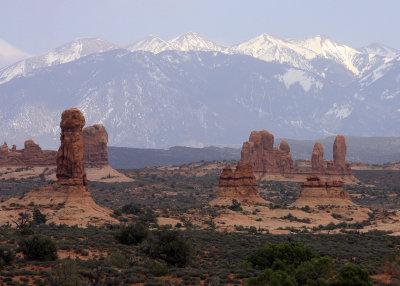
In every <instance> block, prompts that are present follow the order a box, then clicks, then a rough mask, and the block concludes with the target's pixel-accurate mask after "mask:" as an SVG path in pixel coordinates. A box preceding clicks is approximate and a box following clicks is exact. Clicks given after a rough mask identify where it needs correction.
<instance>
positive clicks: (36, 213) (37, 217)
mask: <svg viewBox="0 0 400 286" xmlns="http://www.w3.org/2000/svg"><path fill="white" fill-rule="evenodd" d="M46 221H47V218H46V216H45V215H44V214H42V213H41V212H40V210H39V209H36V208H35V209H34V210H33V222H34V223H36V224H42V223H46Z"/></svg>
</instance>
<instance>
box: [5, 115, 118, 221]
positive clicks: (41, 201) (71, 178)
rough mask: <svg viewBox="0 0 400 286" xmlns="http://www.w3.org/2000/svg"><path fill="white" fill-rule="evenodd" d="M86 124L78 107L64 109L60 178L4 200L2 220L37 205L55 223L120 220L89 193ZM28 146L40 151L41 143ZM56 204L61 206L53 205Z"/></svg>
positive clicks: (31, 143)
mask: <svg viewBox="0 0 400 286" xmlns="http://www.w3.org/2000/svg"><path fill="white" fill-rule="evenodd" d="M84 125H85V118H84V116H83V114H82V113H81V112H80V111H79V110H78V109H76V108H72V109H68V110H65V111H64V112H63V113H62V116H61V123H60V127H61V136H60V140H61V145H60V148H59V150H58V152H57V156H56V158H57V160H56V161H57V179H58V180H57V182H55V183H54V184H51V185H47V186H44V187H41V188H40V189H38V190H31V191H29V192H27V193H25V194H24V195H23V196H22V197H18V198H13V199H10V200H8V201H6V202H4V203H3V204H1V205H0V209H2V211H1V212H0V223H11V222H12V218H13V217H14V216H15V214H18V213H19V212H27V211H33V208H35V207H39V208H40V211H41V212H42V213H44V214H45V215H46V217H47V218H48V221H49V222H54V223H65V224H68V225H79V226H83V227H86V226H87V225H88V224H94V225H100V224H104V223H117V220H115V219H113V218H111V217H110V214H111V210H109V209H107V208H103V207H101V206H99V205H97V204H96V203H95V202H94V201H93V199H92V197H91V196H90V192H89V189H88V184H87V179H86V172H85V169H84V165H83V137H82V128H83V126H84ZM25 149H27V150H36V151H37V149H38V146H37V145H36V144H34V143H33V142H28V143H27V144H25ZM54 205H58V206H59V207H57V208H54Z"/></svg>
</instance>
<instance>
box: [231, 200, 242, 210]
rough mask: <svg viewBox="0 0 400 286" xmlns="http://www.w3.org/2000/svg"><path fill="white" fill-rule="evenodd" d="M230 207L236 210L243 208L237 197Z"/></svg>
mask: <svg viewBox="0 0 400 286" xmlns="http://www.w3.org/2000/svg"><path fill="white" fill-rule="evenodd" d="M228 208H229V209H230V210H232V211H235V212H238V211H242V210H243V208H242V205H241V203H239V202H238V201H237V200H236V199H233V200H232V205H230V206H229V207H228Z"/></svg>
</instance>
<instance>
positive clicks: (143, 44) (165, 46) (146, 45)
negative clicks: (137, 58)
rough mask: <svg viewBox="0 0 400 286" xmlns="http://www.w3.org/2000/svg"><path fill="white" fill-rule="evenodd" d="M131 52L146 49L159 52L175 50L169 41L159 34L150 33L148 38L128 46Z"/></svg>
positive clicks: (146, 50)
mask: <svg viewBox="0 0 400 286" xmlns="http://www.w3.org/2000/svg"><path fill="white" fill-rule="evenodd" d="M126 49H127V50H129V51H131V52H135V51H145V52H152V53H155V54H158V53H160V52H163V51H167V50H173V47H172V45H171V44H170V43H168V42H167V41H164V40H163V39H161V38H160V37H158V36H155V35H149V36H147V37H146V38H144V39H142V40H140V41H139V42H136V43H134V44H132V45H129V46H127V47H126Z"/></svg>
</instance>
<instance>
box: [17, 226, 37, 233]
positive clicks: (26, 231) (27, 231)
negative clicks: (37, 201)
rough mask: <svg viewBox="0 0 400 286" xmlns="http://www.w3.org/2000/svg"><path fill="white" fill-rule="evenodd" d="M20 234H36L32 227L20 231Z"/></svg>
mask: <svg viewBox="0 0 400 286" xmlns="http://www.w3.org/2000/svg"><path fill="white" fill-rule="evenodd" d="M19 233H20V234H21V235H31V234H34V233H35V232H34V231H33V229H32V228H31V227H29V226H25V227H23V228H21V229H20V230H19Z"/></svg>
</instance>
